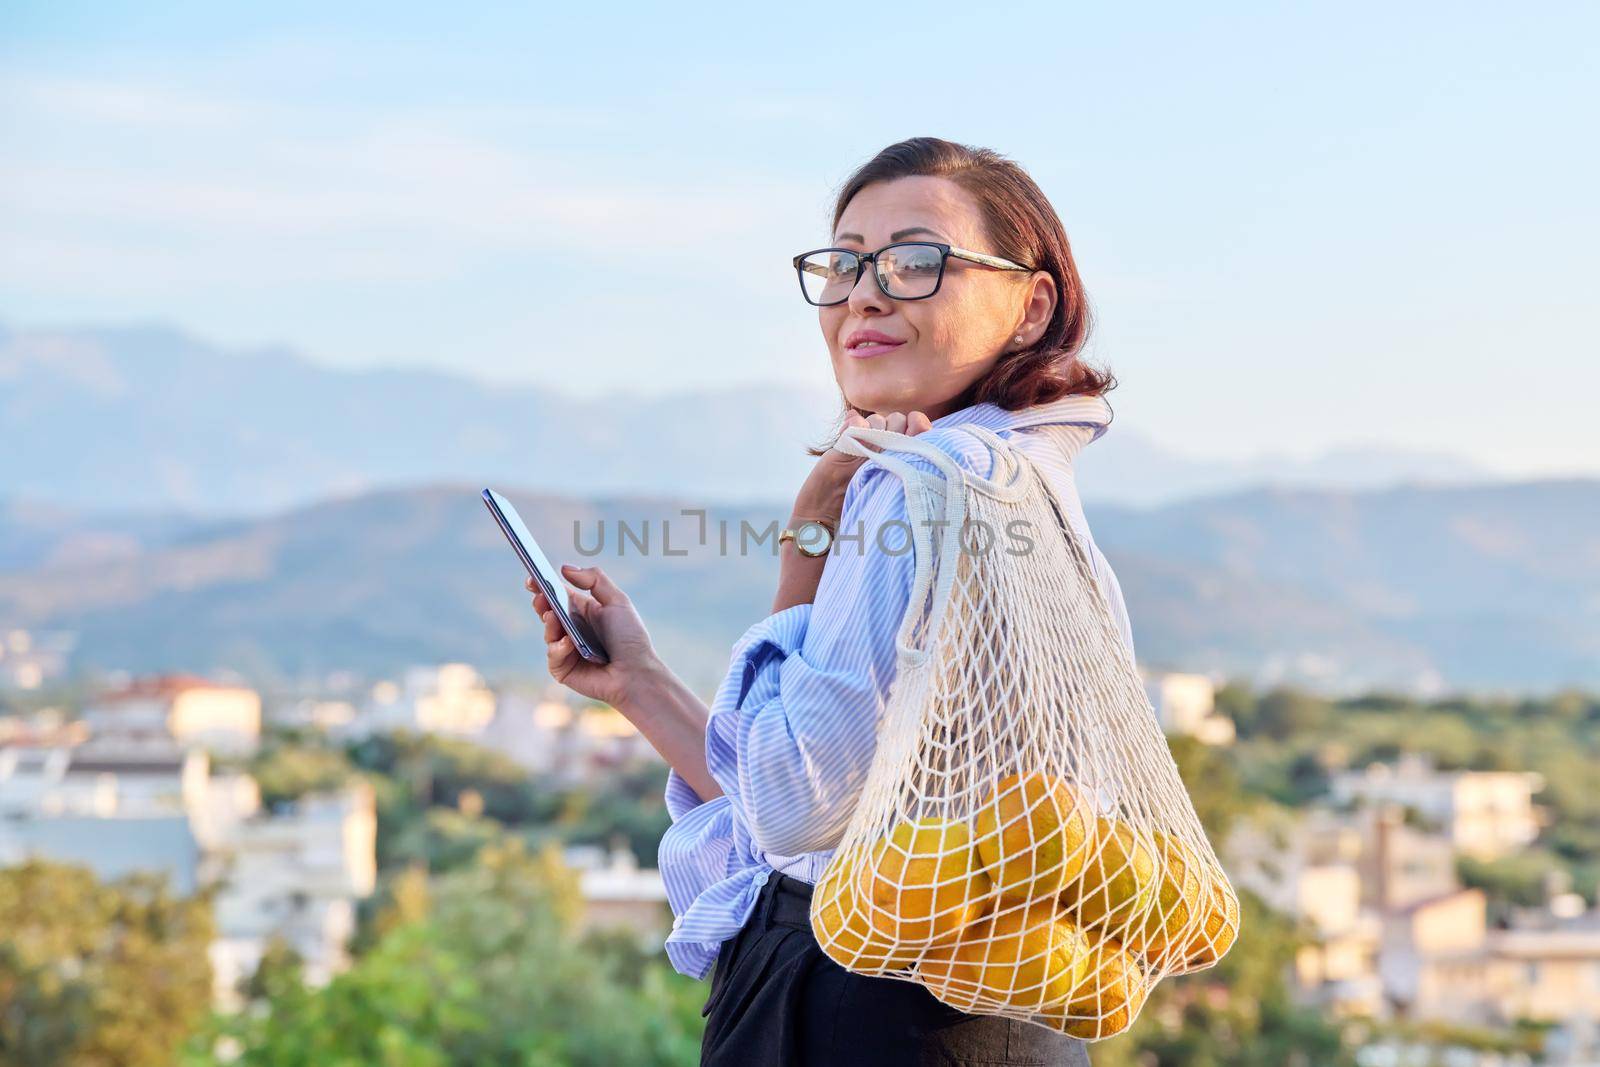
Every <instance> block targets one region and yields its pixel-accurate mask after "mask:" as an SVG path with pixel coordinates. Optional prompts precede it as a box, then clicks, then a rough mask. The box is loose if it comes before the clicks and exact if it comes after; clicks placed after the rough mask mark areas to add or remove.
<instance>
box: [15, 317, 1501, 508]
mask: <svg viewBox="0 0 1600 1067" xmlns="http://www.w3.org/2000/svg"><path fill="white" fill-rule="evenodd" d="M530 358H540V357H539V354H538V353H530ZM1111 400H1112V404H1113V407H1114V408H1115V407H1118V406H1119V398H1118V397H1117V395H1116V393H1115V392H1113V393H1112V395H1111ZM835 404H836V397H835V396H834V395H833V394H832V393H831V392H830V391H827V390H811V391H808V390H803V389H795V388H793V387H788V386H768V387H745V388H738V389H727V390H721V391H704V390H702V391H690V392H685V393H681V394H678V395H674V396H665V397H663V396H654V397H647V396H639V395H617V396H612V397H607V398H605V399H604V400H603V401H589V400H578V399H574V398H571V397H567V396H563V395H561V394H559V393H556V392H552V391H550V390H546V389H538V388H508V387H500V386H490V385H486V384H482V383H479V382H475V381H472V380H469V379H466V378H462V377H457V376H452V375H449V374H441V373H435V372H429V371H415V370H373V371H343V370H332V369H329V368H326V367H321V366H318V365H316V364H314V363H312V362H309V361H307V360H305V359H304V358H302V357H300V356H299V355H297V354H296V353H294V352H293V351H291V350H288V349H282V348H269V349H261V350H254V351H232V350H226V349H222V348H219V347H217V346H215V345H211V344H208V343H206V342H204V341H201V340H199V339H197V338H195V337H192V336H190V335H188V334H185V333H182V332H180V331H177V330H174V329H171V328H167V327H161V326H140V327H127V328H116V329H113V328H94V329H91V328H83V329H59V330H9V331H8V330H6V329H4V328H3V327H0V441H3V442H5V443H6V444H7V445H8V446H10V447H4V448H0V497H3V496H15V497H22V498H27V499H31V500H36V501H37V500H42V501H51V502H54V503H56V504H61V505H68V506H71V507H73V508H76V509H91V510H96V511H116V512H139V513H148V514H162V513H170V512H175V511H176V512H187V513H191V514H196V515H224V516H226V515H244V514H250V515H268V514H272V513H274V512H277V511H279V510H281V509H283V508H288V507H295V506H300V505H306V504H310V503H312V502H315V501H318V500H323V499H326V498H328V497H332V496H338V495H343V494H352V493H362V492H371V491H373V490H375V489H381V488H385V487H409V486H414V485H418V484H425V483H429V482H457V481H461V482H470V483H476V484H478V485H479V486H482V485H502V484H504V485H515V486H525V487H527V488H529V489H537V490H540V491H543V492H549V493H558V494H572V495H576V496H582V497H586V498H587V497H592V496H595V495H597V494H618V493H646V494H649V493H665V494H668V495H672V496H676V497H685V498H692V499H694V500H696V501H697V502H700V503H719V502H720V503H741V502H749V501H760V500H775V499H781V498H782V497H784V496H785V495H786V494H788V493H792V492H793V491H794V489H796V488H797V487H798V486H799V485H800V483H801V481H803V480H804V478H805V475H806V472H807V471H808V470H809V469H810V465H811V463H812V462H814V461H813V460H812V459H811V457H809V456H808V455H807V454H806V453H805V451H804V449H805V446H807V445H809V444H813V443H816V442H817V441H818V440H820V439H822V438H823V437H824V436H825V435H826V433H827V432H828V431H829V429H830V428H831V426H832V424H833V417H834V414H835ZM1483 480H1485V475H1484V474H1483V472H1482V471H1481V470H1479V469H1477V468H1476V467H1474V466H1473V465H1472V464H1471V463H1468V462H1467V461H1465V460H1461V459H1458V458H1453V457H1449V456H1439V455H1431V454H1422V453H1413V452H1408V451H1404V450H1399V449H1387V448H1349V449H1341V450H1335V451H1333V452H1330V453H1328V454H1326V455H1324V456H1322V457H1320V458H1317V459H1313V460H1310V461H1299V460H1294V459H1291V458H1286V457H1274V456H1270V455H1268V456H1263V457H1260V458H1259V459H1256V460H1252V461H1249V462H1244V463H1236V462H1227V461H1219V460H1217V459H1215V458H1211V457H1206V456H1204V455H1177V454H1174V453H1171V452H1168V451H1166V450H1163V449H1162V448H1160V447H1158V446H1156V445H1155V444H1153V443H1152V442H1151V441H1149V440H1148V439H1147V438H1145V437H1143V436H1141V435H1140V434H1139V433H1138V432H1136V431H1133V430H1130V429H1129V427H1128V426H1127V423H1126V421H1125V417H1124V419H1123V421H1121V424H1120V425H1119V424H1116V423H1114V424H1113V426H1112V428H1111V430H1110V431H1109V432H1108V433H1107V434H1106V435H1105V436H1104V437H1103V438H1102V439H1101V440H1099V441H1097V442H1095V445H1094V456H1093V462H1086V463H1084V464H1083V467H1082V470H1081V472H1080V480H1079V488H1080V492H1081V493H1082V494H1083V497H1084V499H1085V500H1087V501H1101V502H1105V503H1117V504H1125V505H1129V506H1150V505H1157V504H1163V503H1170V502H1172V501H1175V500H1179V499H1185V498H1192V497H1197V496H1204V495H1209V494H1214V493H1219V492H1227V491H1232V490H1237V489H1241V488H1244V487H1248V486H1255V485H1261V484H1276V485H1301V486H1311V487H1319V488H1344V489H1361V488H1376V487H1381V486H1386V485H1393V484H1398V483H1402V482H1423V483H1429V484H1438V483H1461V482H1477V481H1483Z"/></svg>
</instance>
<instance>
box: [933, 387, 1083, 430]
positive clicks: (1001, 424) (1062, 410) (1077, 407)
mask: <svg viewBox="0 0 1600 1067" xmlns="http://www.w3.org/2000/svg"><path fill="white" fill-rule="evenodd" d="M964 423H976V424H977V425H979V426H982V427H984V428H985V429H989V430H994V431H995V432H997V433H998V432H999V431H1001V430H1020V429H1022V428H1023V427H1025V426H1049V425H1060V424H1063V423H1070V424H1074V425H1078V426H1093V427H1094V428H1095V430H1094V436H1093V437H1090V438H1089V440H1090V441H1098V440H1099V439H1100V438H1101V437H1102V436H1103V435H1104V434H1105V432H1106V430H1107V429H1109V428H1110V426H1111V405H1110V404H1108V403H1106V399H1105V398H1104V397H1100V396H1083V395H1073V396H1064V397H1061V398H1060V399H1058V400H1052V401H1050V402H1049V403H1047V404H1034V405H1032V406H1031V407H1025V408H1018V409H1017V410H1015V411H1010V410H1007V409H1006V408H1003V407H1001V406H1000V405H998V404H995V403H993V402H992V401H984V402H983V403H981V404H971V405H969V406H967V407H964V408H958V409H957V410H955V411H952V412H950V413H949V414H948V415H941V416H939V417H938V418H937V419H934V420H933V425H934V426H936V427H938V426H959V425H962V424H964Z"/></svg>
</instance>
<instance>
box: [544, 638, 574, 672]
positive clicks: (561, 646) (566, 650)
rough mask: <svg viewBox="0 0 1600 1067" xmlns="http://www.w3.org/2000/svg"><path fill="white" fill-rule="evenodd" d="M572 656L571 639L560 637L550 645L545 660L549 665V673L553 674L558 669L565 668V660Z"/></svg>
mask: <svg viewBox="0 0 1600 1067" xmlns="http://www.w3.org/2000/svg"><path fill="white" fill-rule="evenodd" d="M572 654H573V648H572V638H570V637H562V638H561V639H560V640H559V641H555V642H553V643H552V644H551V645H550V651H549V653H548V654H547V655H546V656H545V660H546V661H547V662H548V663H549V664H550V673H552V674H554V673H555V672H556V671H557V669H558V668H561V667H564V666H566V663H567V660H568V659H569V658H571V656H572Z"/></svg>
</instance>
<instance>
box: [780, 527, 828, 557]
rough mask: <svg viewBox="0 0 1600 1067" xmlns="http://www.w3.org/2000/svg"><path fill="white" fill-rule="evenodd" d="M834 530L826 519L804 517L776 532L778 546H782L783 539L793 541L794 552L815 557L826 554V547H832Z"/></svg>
mask: <svg viewBox="0 0 1600 1067" xmlns="http://www.w3.org/2000/svg"><path fill="white" fill-rule="evenodd" d="M835 532H836V528H835V527H834V524H833V523H831V522H829V521H828V520H827V519H805V520H804V521H802V522H799V523H796V524H795V525H794V526H791V527H789V528H788V529H787V530H784V531H782V532H781V533H779V534H778V547H779V548H782V547H783V543H784V542H785V541H793V542H794V548H795V551H796V552H798V553H800V554H801V555H802V556H809V557H811V558H812V559H816V558H817V557H818V556H825V555H827V554H828V549H829V548H831V547H833V537H834V534H835Z"/></svg>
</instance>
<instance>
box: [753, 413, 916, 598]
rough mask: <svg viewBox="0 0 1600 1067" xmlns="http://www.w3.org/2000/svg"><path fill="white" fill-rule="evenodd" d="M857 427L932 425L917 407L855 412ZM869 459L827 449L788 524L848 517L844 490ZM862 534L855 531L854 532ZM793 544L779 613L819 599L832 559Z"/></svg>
mask: <svg viewBox="0 0 1600 1067" xmlns="http://www.w3.org/2000/svg"><path fill="white" fill-rule="evenodd" d="M852 426H871V427H874V428H876V429H879V430H893V431H894V432H896V433H903V434H909V435H911V436H915V435H917V434H919V433H922V432H923V431H925V430H931V429H932V428H933V423H932V422H930V421H929V419H928V416H926V415H924V414H923V413H922V412H920V411H913V412H911V413H910V414H902V413H901V412H898V411H891V412H889V413H887V414H877V413H874V414H871V415H868V416H867V417H866V418H862V417H861V416H860V415H858V414H856V413H855V412H854V411H852V412H850V414H849V415H848V416H847V417H846V419H845V424H844V428H845V429H849V428H850V427H852ZM868 447H872V446H868ZM875 450H876V449H875ZM865 462H866V459H865V458H864V457H862V456H852V455H850V454H848V453H846V452H841V451H839V449H838V448H837V447H834V448H830V449H828V451H827V452H825V453H823V455H822V458H820V459H818V460H817V465H816V466H815V467H813V468H812V469H811V474H810V475H809V476H808V477H807V478H806V480H805V484H804V485H802V486H801V487H800V494H799V495H798V496H797V497H795V501H794V511H793V512H792V513H791V514H790V516H789V524H790V525H791V526H794V525H796V524H798V523H801V522H804V521H805V520H807V519H827V520H828V521H829V522H831V523H834V524H835V525H836V526H837V524H838V523H839V520H840V519H841V518H842V517H843V516H844V494H845V490H846V489H848V488H849V487H850V479H851V478H853V477H854V476H855V473H856V471H857V470H859V469H860V467H861V464H863V463H865ZM857 532H858V531H851V536H854V535H855V534H856V533H857ZM859 533H861V534H862V535H863V536H865V537H868V538H872V537H875V536H877V535H876V532H874V531H859ZM793 545H794V543H793V542H792V541H786V542H784V543H783V546H782V549H783V550H782V551H780V552H779V553H778V560H779V563H778V591H777V592H776V593H775V594H773V597H772V610H773V612H774V613H776V612H779V611H783V610H784V609H785V608H791V607H794V606H795V605H796V604H809V603H811V602H812V601H813V600H815V599H816V596H817V589H818V587H819V586H821V584H822V572H823V570H824V568H825V567H826V566H827V563H828V557H827V556H826V555H822V556H816V557H810V556H803V555H801V554H800V553H799V551H797V550H796V549H795V548H794V547H793Z"/></svg>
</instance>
